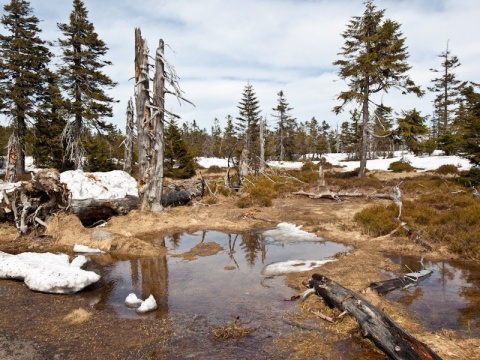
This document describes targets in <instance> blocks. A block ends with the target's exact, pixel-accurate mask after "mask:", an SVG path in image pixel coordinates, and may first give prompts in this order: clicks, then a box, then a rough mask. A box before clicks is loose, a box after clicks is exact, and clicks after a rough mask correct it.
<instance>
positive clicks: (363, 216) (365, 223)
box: [353, 204, 398, 237]
mask: <svg viewBox="0 0 480 360" xmlns="http://www.w3.org/2000/svg"><path fill="white" fill-rule="evenodd" d="M397 215H398V209H397V207H396V206H395V205H393V204H391V205H388V206H384V205H374V206H371V207H368V208H366V209H364V210H362V211H360V212H359V213H357V214H355V216H354V217H353V220H354V221H355V222H356V223H358V224H359V225H360V226H361V227H362V232H363V233H364V234H368V235H370V236H373V237H378V236H383V235H387V234H389V233H390V232H392V231H393V230H395V228H396V227H397V226H398V224H397V223H396V222H395V221H394V218H395V217H396V216H397Z"/></svg>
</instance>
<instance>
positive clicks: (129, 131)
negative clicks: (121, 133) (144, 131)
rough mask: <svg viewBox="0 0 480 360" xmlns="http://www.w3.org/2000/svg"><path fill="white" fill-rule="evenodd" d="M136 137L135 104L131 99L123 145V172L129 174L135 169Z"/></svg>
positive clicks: (128, 106)
mask: <svg viewBox="0 0 480 360" xmlns="http://www.w3.org/2000/svg"><path fill="white" fill-rule="evenodd" d="M134 137H135V121H134V119H133V102H132V99H131V98H130V99H129V100H128V105H127V122H126V129H125V140H124V141H123V145H124V146H125V156H124V157H125V159H124V163H123V171H125V172H126V173H128V174H130V175H131V174H132V169H133V139H134Z"/></svg>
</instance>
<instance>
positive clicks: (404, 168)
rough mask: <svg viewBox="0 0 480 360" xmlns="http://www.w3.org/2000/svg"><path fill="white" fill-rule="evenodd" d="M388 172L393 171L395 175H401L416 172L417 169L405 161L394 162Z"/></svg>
mask: <svg viewBox="0 0 480 360" xmlns="http://www.w3.org/2000/svg"><path fill="white" fill-rule="evenodd" d="M388 170H391V171H393V172H394V173H401V172H412V171H415V168H414V167H413V166H412V165H411V164H409V163H407V162H405V161H394V162H392V163H391V164H390V166H389V167H388Z"/></svg>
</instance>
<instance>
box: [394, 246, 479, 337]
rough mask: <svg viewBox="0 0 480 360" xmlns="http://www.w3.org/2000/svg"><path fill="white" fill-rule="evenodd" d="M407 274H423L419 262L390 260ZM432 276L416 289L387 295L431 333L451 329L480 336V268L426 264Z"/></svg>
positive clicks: (452, 263)
mask: <svg viewBox="0 0 480 360" xmlns="http://www.w3.org/2000/svg"><path fill="white" fill-rule="evenodd" d="M390 258H391V259H392V260H393V261H394V262H396V263H397V264H401V265H403V266H404V268H405V272H406V273H407V272H411V271H410V270H409V269H411V270H412V271H418V270H421V268H422V265H421V264H420V262H419V261H420V258H418V257H411V256H399V255H397V256H391V257H390ZM423 263H424V265H425V268H426V269H428V270H432V271H433V273H432V275H430V276H429V277H428V278H427V279H425V280H422V281H421V282H420V283H419V284H418V285H417V286H415V287H411V288H408V289H405V290H395V291H393V292H391V293H389V294H387V295H386V298H387V299H389V300H393V301H397V302H400V303H401V304H402V305H404V306H405V307H406V309H407V310H408V312H409V313H411V314H412V315H413V316H415V317H416V318H417V319H419V320H420V321H421V322H422V323H423V324H424V325H425V326H426V327H427V328H428V329H429V330H433V331H435V330H440V329H450V330H455V331H458V332H460V333H465V334H468V335H471V336H472V335H473V336H480V267H479V266H474V264H465V263H463V262H460V261H449V262H432V261H423Z"/></svg>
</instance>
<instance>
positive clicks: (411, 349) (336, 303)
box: [309, 274, 441, 360]
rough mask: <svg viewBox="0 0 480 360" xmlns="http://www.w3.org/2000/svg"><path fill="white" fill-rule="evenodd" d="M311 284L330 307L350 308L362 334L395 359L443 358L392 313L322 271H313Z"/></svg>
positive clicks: (347, 309) (348, 309)
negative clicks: (403, 327) (401, 324)
mask: <svg viewBox="0 0 480 360" xmlns="http://www.w3.org/2000/svg"><path fill="white" fill-rule="evenodd" d="M309 287H310V288H313V289H315V292H316V294H317V295H318V296H321V297H322V298H323V299H324V300H325V302H326V303H327V304H328V305H329V306H330V307H332V308H338V309H340V311H347V312H348V313H349V314H350V315H351V316H353V317H354V318H355V319H356V320H357V322H358V324H359V326H360V329H361V332H362V335H363V336H364V337H367V338H369V339H370V340H372V341H373V343H374V344H375V345H376V346H377V347H378V348H379V349H380V350H382V351H383V352H384V353H385V354H387V356H389V357H390V358H391V359H398V360H441V358H440V357H439V356H438V355H437V354H435V353H434V352H433V350H432V349H430V348H429V347H428V346H427V345H426V344H424V343H422V342H421V341H419V340H417V339H415V338H414V337H413V336H411V335H410V334H408V333H407V332H406V331H405V330H403V329H402V328H401V327H400V326H398V325H397V324H396V323H395V322H394V321H393V320H392V319H391V318H390V317H389V316H388V315H386V314H385V313H384V312H383V311H381V310H380V309H378V308H376V307H375V306H373V305H372V304H371V303H370V302H368V301H367V300H365V299H364V298H363V297H361V296H360V295H359V294H357V293H356V292H354V291H351V290H349V289H347V288H345V287H343V286H342V285H340V284H338V283H336V282H335V281H332V280H330V279H329V278H327V277H325V276H323V275H320V274H313V275H312V278H311V279H310V280H309Z"/></svg>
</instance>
